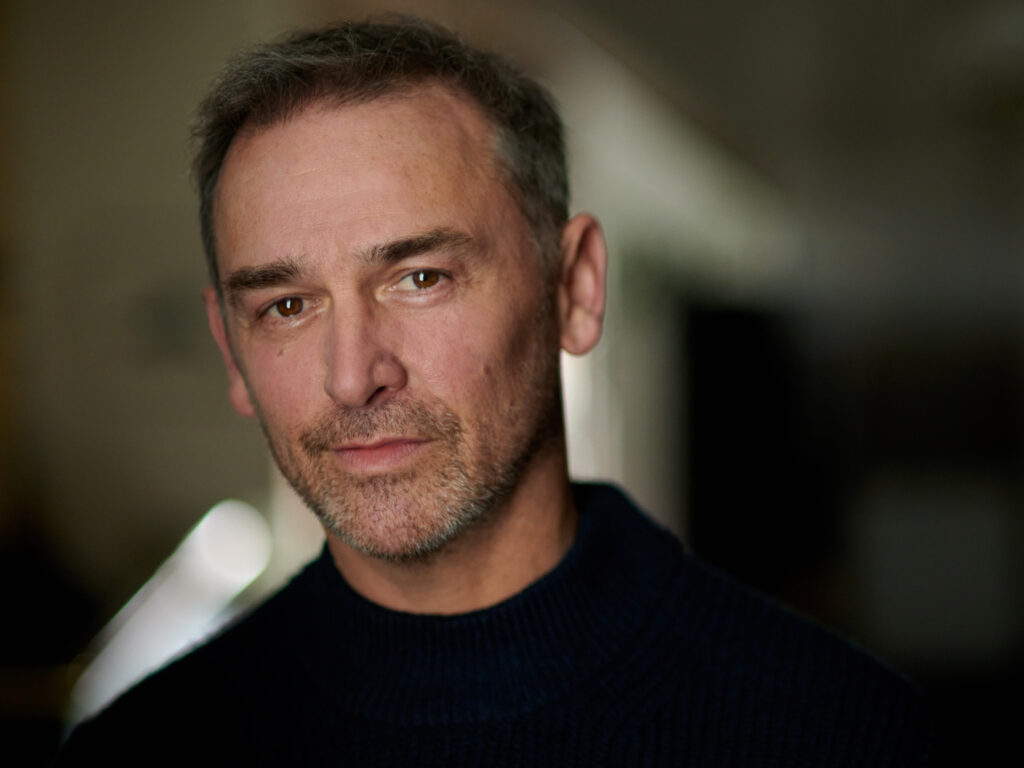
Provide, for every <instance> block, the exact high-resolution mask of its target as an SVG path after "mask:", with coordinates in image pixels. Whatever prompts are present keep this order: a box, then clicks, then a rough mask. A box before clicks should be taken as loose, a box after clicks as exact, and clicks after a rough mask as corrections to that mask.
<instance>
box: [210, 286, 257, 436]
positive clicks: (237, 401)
mask: <svg viewBox="0 0 1024 768" xmlns="http://www.w3.org/2000/svg"><path fill="white" fill-rule="evenodd" d="M203 303H204V304H205V305H206V320H207V322H208V323H209V325H210V333H211V334H212V335H213V340H214V341H215V342H217V348H218V349H220V354H221V357H222V358H223V359H224V367H225V368H226V369H227V374H228V400H229V402H230V403H231V407H232V408H234V409H235V410H236V411H237V412H238V413H239V414H240V415H242V416H245V417H246V418H249V419H251V418H253V417H254V416H255V415H256V409H255V408H254V407H253V403H252V398H251V397H250V396H249V387H248V385H247V384H246V383H245V377H243V376H242V372H241V370H240V369H239V368H238V365H237V364H236V363H235V354H234V351H233V350H232V349H231V343H230V341H228V333H227V328H225V327H224V316H223V314H221V309H220V300H219V298H218V297H217V291H216V290H214V288H213V286H207V287H206V288H204V289H203Z"/></svg>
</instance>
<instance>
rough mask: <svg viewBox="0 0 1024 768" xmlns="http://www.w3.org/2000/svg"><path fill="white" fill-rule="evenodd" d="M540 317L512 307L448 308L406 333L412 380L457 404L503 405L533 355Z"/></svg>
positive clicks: (404, 354)
mask: <svg viewBox="0 0 1024 768" xmlns="http://www.w3.org/2000/svg"><path fill="white" fill-rule="evenodd" d="M464 309H465V308H464ZM536 320H537V314H536V313H532V312H523V311H522V310H519V309H516V308H514V307H503V308H501V311H497V310H491V311H487V310H483V309H481V308H479V307H477V308H476V311H468V310H465V311H452V312H448V313H445V314H444V315H443V316H439V317H436V318H434V319H433V322H431V323H430V324H429V326H426V325H424V326H420V327H417V328H415V329H414V330H412V331H411V332H410V333H407V334H405V335H404V339H405V341H404V343H403V345H402V349H403V352H402V360H403V363H404V364H405V365H406V366H407V368H408V369H409V371H410V373H411V374H412V377H411V378H412V381H413V382H416V381H417V380H418V381H419V383H420V384H421V385H423V386H424V387H425V388H426V389H427V390H428V392H429V393H430V394H432V395H434V396H436V397H439V398H440V399H442V400H444V401H445V402H446V403H447V404H448V405H449V406H450V407H451V408H453V409H455V410H458V409H459V408H460V403H461V405H462V407H466V406H468V407H473V406H474V405H475V406H476V407H478V408H480V409H488V408H489V409H496V408H502V407H504V406H507V404H508V403H507V401H508V400H509V399H511V398H512V397H514V396H515V394H514V393H515V392H516V391H517V389H518V384H519V382H520V379H522V377H523V375H524V373H525V372H526V371H527V370H529V368H530V365H531V363H532V362H533V360H534V356H535V352H536V344H538V343H539V337H538V333H539V332H540V329H539V328H538V326H537V322H536Z"/></svg>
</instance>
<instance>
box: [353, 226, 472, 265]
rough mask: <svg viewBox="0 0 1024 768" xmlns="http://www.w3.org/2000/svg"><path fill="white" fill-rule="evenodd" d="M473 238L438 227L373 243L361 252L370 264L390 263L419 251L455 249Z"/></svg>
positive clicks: (415, 254)
mask: <svg viewBox="0 0 1024 768" xmlns="http://www.w3.org/2000/svg"><path fill="white" fill-rule="evenodd" d="M473 242H474V241H473V238H472V237H470V236H469V235H468V234H466V233H465V232H459V231H457V230H454V229H448V228H447V227H440V228H438V229H432V230H430V231H429V232H425V233H423V234H422V235H413V236H412V237H403V238H401V239H399V240H392V241H391V242H389V243H382V244H381V245H375V246H373V247H372V248H370V249H368V250H367V251H365V252H364V253H363V254H362V258H363V260H364V261H365V262H366V263H367V264H370V265H377V264H391V263H393V262H396V261H401V260H402V259H408V258H410V257H412V256H418V255H419V254H421V253H428V252H430V251H436V250H441V249H445V250H457V249H461V248H465V247H466V246H469V245H471V244H472V243H473Z"/></svg>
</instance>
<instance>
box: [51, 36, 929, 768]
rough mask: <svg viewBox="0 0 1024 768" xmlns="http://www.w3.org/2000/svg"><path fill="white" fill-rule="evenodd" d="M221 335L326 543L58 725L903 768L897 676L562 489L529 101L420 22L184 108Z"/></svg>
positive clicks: (605, 504) (542, 99)
mask: <svg viewBox="0 0 1024 768" xmlns="http://www.w3.org/2000/svg"><path fill="white" fill-rule="evenodd" d="M197 135H198V138H199V141H200V148H199V152H198V157H197V161H196V169H197V178H198V183H199V189H200V199H201V222H202V229H203V237H204V244H205V247H206V251H207V256H208V259H209V266H210V272H211V277H212V286H211V287H210V288H209V289H208V290H207V292H206V297H205V298H206V309H207V314H208V317H209V323H210V328H211V330H212V332H213V336H214V338H215V339H216V341H217V344H218V346H219V348H220V350H221V353H222V354H223V358H224V362H225V365H226V367H227V373H228V380H229V397H230V400H231V403H232V405H233V406H234V408H235V409H236V410H237V411H238V412H239V413H241V414H242V415H244V416H248V417H255V418H257V419H258V420H259V422H260V424H261V426H262V428H263V430H264V433H265V434H266V438H267V442H268V445H269V447H270V450H271V452H272V453H273V456H274V458H275V460H276V461H277V464H278V466H279V467H280V468H281V470H282V472H283V473H284V475H285V477H286V478H287V479H288V480H289V482H291V484H292V485H293V486H294V487H295V488H296V490H297V491H298V492H299V493H300V495H301V496H302V497H303V499H304V500H305V501H306V503H307V504H308V505H309V507H310V508H311V509H312V510H313V512H315V513H316V514H317V515H318V516H319V518H320V520H321V521H322V523H323V525H324V528H325V531H326V534H327V544H326V547H325V550H324V553H323V555H322V556H321V557H320V558H319V560H317V561H315V562H314V563H312V564H311V565H310V566H308V567H307V568H306V569H305V570H304V571H303V572H302V573H301V574H300V575H299V576H297V577H296V578H295V580H293V582H292V583H291V584H290V585H289V586H288V587H286V588H285V589H284V590H283V591H282V592H280V593H278V594H277V595H276V596H275V597H273V598H272V599H271V600H270V601H268V602H267V603H266V604H264V605H263V606H262V607H260V608H258V609H257V610H255V611H254V612H253V613H252V614H251V615H250V616H248V617H247V618H246V619H244V620H243V621H241V622H240V623H239V624H237V625H236V626H234V627H233V628H232V629H230V630H228V631H227V632H226V633H224V634H222V635H221V636H220V637H218V638H217V639H215V640H213V641H212V642H210V643H208V644H206V645H205V646H203V647H201V648H199V649H198V650H196V651H194V652H193V653H192V654H190V655H189V656H187V657H185V658H184V659H183V660H180V661H178V662H176V663H174V664H172V665H171V666H169V667H168V668H166V669H164V670H163V671H161V672H158V673H157V674H155V675H154V676H152V677H150V678H149V679H148V680H146V681H144V682H143V683H142V684H141V685H139V686H138V687H137V688H135V689H134V690H132V691H130V692H129V693H128V694H126V695H125V696H123V697H122V698H121V699H120V700H118V701H117V702H115V703H114V704H113V705H112V706H111V707H110V708H109V709H108V710H107V711H106V712H104V713H102V714H101V715H100V716H99V717H98V718H96V719H95V720H93V721H91V722H88V723H86V724H85V725H83V726H81V727H80V728H79V729H78V730H77V731H76V732H75V734H74V735H73V736H72V738H71V740H70V742H69V743H68V745H67V747H66V749H65V752H64V755H63V756H64V759H65V760H66V762H68V763H73V762H76V761H82V762H84V761H85V760H86V759H92V760H95V759H97V758H98V759H101V760H105V761H108V762H122V761H124V762H126V761H128V760H132V761H133V762H135V761H137V760H139V759H142V760H145V761H147V762H148V761H151V760H152V759H153V758H154V756H155V757H156V758H157V759H158V760H167V761H171V760H174V761H176V762H177V761H184V760H189V761H195V760H197V759H198V760H199V762H215V761H226V762H231V763H241V764H246V765H254V764H267V765H294V764H307V763H316V764H325V763H338V764H345V765H348V764H351V765H371V764H372V765H410V764H418V765H424V764H431V765H432V764H437V765H506V764H507V765H636V764H644V765H702V766H715V765H725V764H729V765H815V766H817V765H851V766H852V765H919V764H924V763H925V762H926V761H927V759H928V751H929V743H930V738H929V733H930V731H929V725H928V718H927V716H926V714H925V708H924V707H923V706H922V704H921V703H920V701H919V699H918V696H917V694H916V693H915V691H914V690H913V689H912V688H911V687H910V686H909V685H908V684H907V683H906V682H905V681H904V680H902V679H901V678H900V677H899V676H897V675H896V674H895V673H892V672H890V671H889V670H887V669H885V668H883V667H882V666H880V665H878V664H877V663H876V662H874V661H872V660H871V659H869V658H868V657H866V656H865V655H863V654H862V653H860V652H858V651H856V650H854V649H853V648H852V647H851V646H849V645H848V644H847V643H845V642H844V641H842V640H840V639H838V638H836V637H833V636H831V635H829V634H827V633H825V632H824V631H822V630H820V629H817V628H814V627H812V626H810V625H809V624H807V623H806V622H804V621H803V620H801V619H798V618H796V617H794V616H792V615H790V614H789V613H788V612H786V611H785V610H783V609H781V608H779V607H778V606H775V605H773V604H771V603H769V602H767V601H765V600H763V599H762V598H759V597H757V596H755V595H752V594H750V593H748V592H747V591H745V590H744V589H742V588H740V587H738V586H737V585H735V584H733V583H732V582H730V581H729V580H728V579H726V578H724V577H722V576H721V575H719V574H716V573H714V572H712V571H711V570H709V569H708V568H706V567H705V566H703V565H701V564H700V563H698V562H696V561H695V560H694V559H692V558H691V557H690V556H688V555H687V554H685V553H684V552H683V550H682V548H681V547H680V545H679V544H678V543H677V542H676V541H675V540H673V539H672V538H671V537H670V536H669V535H668V534H666V533H665V532H663V531H661V530H660V529H658V528H656V527H655V526H654V525H652V524H651V523H650V522H648V521H647V520H646V518H644V517H643V516H642V515H641V514H640V513H639V512H638V511H636V510H635V509H634V508H633V506H632V505H631V503H630V502H629V501H628V500H627V499H626V498H625V497H624V496H622V495H621V494H620V493H619V492H618V491H616V490H614V489H612V488H609V487H603V486H590V487H584V486H572V485H571V484H570V482H569V479H568V476H567V470H566V459H565V455H566V451H565V437H564V430H563V426H562V413H561V394H560V390H559V374H558V355H559V349H560V348H561V349H565V350H567V351H568V352H571V353H574V354H581V353H585V352H587V351H588V350H589V349H591V348H592V347H593V346H594V345H595V344H596V343H597V340H598V338H599V336H600V332H601V322H602V315H603V309H604V279H605V262H606V256H605V249H604V244H603V240H602V236H601V233H600V230H599V227H598V224H597V222H596V221H595V220H594V219H593V218H592V217H590V216H587V215H577V216H574V217H572V218H569V217H568V214H567V185H566V173H565V162H564V153H563V149H562V138H561V127H560V122H559V120H558V117H557V115H556V113H555V111H554V109H553V108H552V106H551V103H550V100H549V99H548V97H547V96H546V95H545V93H544V92H543V91H542V90H541V89H540V88H539V87H538V86H537V85H535V84H534V83H533V82H531V81H530V80H528V79H527V78H525V77H524V76H522V75H521V74H520V73H518V72H516V71H515V70H514V69H512V68H511V67H509V66H508V65H506V64H505V63H503V62H502V61H500V60H499V59H497V58H495V57H493V56H491V55H488V54H484V53H481V52H479V51H475V50H473V49H470V48H467V47H465V46H464V45H463V44H461V43H460V42H459V41H457V40H456V39H455V38H453V37H452V36H450V35H449V34H448V33H447V32H445V31H443V30H440V29H438V28H435V27H433V26H431V25H428V24H426V23H423V22H417V21H408V22H398V23H395V24H344V25H341V26H338V27H333V28H330V29H326V30H321V31H317V32H312V33H304V34H299V35H296V36H294V37H292V38H290V39H289V40H287V41H285V42H283V43H279V44H274V45H270V46H265V47H262V48H259V49H256V50H255V51H252V52H250V53H248V54H246V55H244V56H242V57H241V58H240V59H238V60H236V61H235V62H234V63H232V64H231V66H230V67H229V68H228V69H227V71H226V72H225V74H224V75H223V76H222V77H221V79H220V80H219V81H218V82H217V84H216V85H215V87H214V89H213V92H212V94H211V95H210V96H209V97H208V99H207V100H206V102H205V103H204V105H203V106H202V108H201V111H200V120H199V125H198V131H197Z"/></svg>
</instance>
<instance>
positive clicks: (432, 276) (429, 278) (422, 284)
mask: <svg viewBox="0 0 1024 768" xmlns="http://www.w3.org/2000/svg"><path fill="white" fill-rule="evenodd" d="M440 277H441V276H440V274H439V273H437V272H429V271H427V270H423V271H421V272H417V273H415V274H414V275H413V276H412V281H413V283H415V284H416V287H417V288H430V287H431V286H432V285H434V284H436V283H437V281H438V280H439V279H440Z"/></svg>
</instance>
